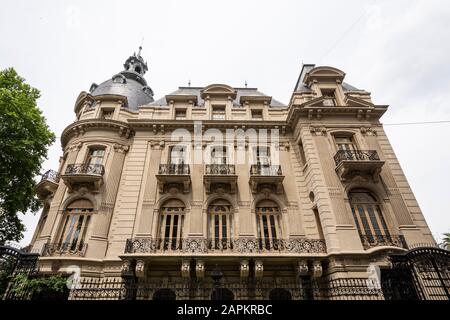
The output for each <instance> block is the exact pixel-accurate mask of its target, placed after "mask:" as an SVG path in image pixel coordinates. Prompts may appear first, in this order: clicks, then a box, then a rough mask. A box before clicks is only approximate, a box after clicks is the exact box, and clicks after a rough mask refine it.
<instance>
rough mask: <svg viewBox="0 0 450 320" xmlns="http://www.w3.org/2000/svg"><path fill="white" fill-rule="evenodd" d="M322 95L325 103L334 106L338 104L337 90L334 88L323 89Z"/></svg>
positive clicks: (327, 105)
mask: <svg viewBox="0 0 450 320" xmlns="http://www.w3.org/2000/svg"><path fill="white" fill-rule="evenodd" d="M321 92H322V96H323V98H324V100H323V105H324V106H326V107H332V106H335V105H336V92H335V90H334V89H322V90H321Z"/></svg>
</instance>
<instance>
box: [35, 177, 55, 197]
mask: <svg viewBox="0 0 450 320" xmlns="http://www.w3.org/2000/svg"><path fill="white" fill-rule="evenodd" d="M58 182H59V175H58V173H57V172H56V171H54V170H48V171H47V172H46V173H44V174H43V175H42V178H41V181H40V182H39V183H38V184H37V185H36V188H35V190H36V195H37V196H38V198H39V199H40V200H45V199H46V198H47V197H48V196H49V195H51V194H53V193H54V192H55V191H56V189H57V188H58Z"/></svg>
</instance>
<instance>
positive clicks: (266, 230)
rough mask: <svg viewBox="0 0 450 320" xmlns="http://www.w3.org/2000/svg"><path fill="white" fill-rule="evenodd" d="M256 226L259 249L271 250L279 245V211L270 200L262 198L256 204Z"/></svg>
mask: <svg viewBox="0 0 450 320" xmlns="http://www.w3.org/2000/svg"><path fill="white" fill-rule="evenodd" d="M256 228H257V232H258V238H259V245H260V248H261V249H265V250H271V249H275V250H276V249H277V248H278V247H279V241H280V239H281V213H280V208H279V207H278V205H277V204H276V203H275V202H274V201H272V200H263V201H260V202H258V204H257V205H256Z"/></svg>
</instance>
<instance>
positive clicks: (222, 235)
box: [208, 199, 233, 250]
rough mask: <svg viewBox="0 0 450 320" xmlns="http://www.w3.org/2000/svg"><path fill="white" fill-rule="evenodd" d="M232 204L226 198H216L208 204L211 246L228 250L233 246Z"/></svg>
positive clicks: (211, 247)
mask: <svg viewBox="0 0 450 320" xmlns="http://www.w3.org/2000/svg"><path fill="white" fill-rule="evenodd" d="M232 238H233V214H232V206H231V204H230V203H229V202H228V201H226V200H222V199H219V200H215V201H213V202H212V203H211V204H210V205H209V206H208V239H209V248H210V249H217V250H219V249H220V250H226V249H231V248H232Z"/></svg>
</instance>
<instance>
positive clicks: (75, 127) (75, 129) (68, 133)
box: [61, 119, 134, 148]
mask: <svg viewBox="0 0 450 320" xmlns="http://www.w3.org/2000/svg"><path fill="white" fill-rule="evenodd" d="M95 129H109V130H113V131H115V130H116V131H117V132H118V134H119V136H120V137H125V138H127V139H128V138H130V137H131V136H133V135H134V131H133V130H132V129H131V128H130V126H129V125H128V124H127V123H125V122H122V121H115V120H104V119H87V120H81V121H77V122H74V123H72V124H70V125H69V126H67V127H66V129H64V131H63V133H62V134H61V145H62V147H63V148H64V147H65V146H66V144H67V143H68V142H69V140H70V139H71V138H72V137H74V136H75V137H78V136H81V135H84V133H85V132H86V131H90V130H95Z"/></svg>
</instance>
